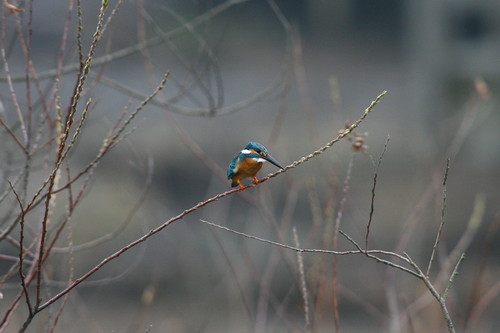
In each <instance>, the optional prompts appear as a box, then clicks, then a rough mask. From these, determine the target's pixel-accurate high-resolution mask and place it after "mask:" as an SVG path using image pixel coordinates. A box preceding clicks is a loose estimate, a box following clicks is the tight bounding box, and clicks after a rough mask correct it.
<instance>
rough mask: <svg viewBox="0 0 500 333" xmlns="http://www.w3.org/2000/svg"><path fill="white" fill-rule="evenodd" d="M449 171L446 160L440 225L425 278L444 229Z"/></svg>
mask: <svg viewBox="0 0 500 333" xmlns="http://www.w3.org/2000/svg"><path fill="white" fill-rule="evenodd" d="M449 170H450V158H448V159H447V160H446V169H445V171H444V177H443V203H442V206H441V223H440V224H439V229H438V232H437V235H436V240H435V241H434V246H433V247H432V252H431V258H430V259H429V265H428V266H427V271H426V273H425V275H426V276H429V272H430V270H431V266H432V262H433V261H434V256H435V254H436V249H437V247H438V245H439V241H440V240H441V233H442V231H443V227H444V221H445V219H444V216H445V211H446V181H447V180H448V171H449Z"/></svg>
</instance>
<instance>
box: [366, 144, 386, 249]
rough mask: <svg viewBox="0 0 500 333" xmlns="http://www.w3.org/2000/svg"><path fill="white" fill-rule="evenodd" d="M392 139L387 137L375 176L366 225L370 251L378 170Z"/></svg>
mask: <svg viewBox="0 0 500 333" xmlns="http://www.w3.org/2000/svg"><path fill="white" fill-rule="evenodd" d="M390 139H391V137H390V136H389V135H387V139H386V140H385V144H384V150H382V153H381V154H380V157H379V158H378V163H377V166H376V167H375V173H374V175H373V187H372V199H371V202H370V216H369V217H368V223H367V224H366V234H365V249H366V250H368V236H369V235H370V226H371V225H372V219H373V213H374V212H375V205H374V203H375V188H376V187H377V178H378V169H379V167H380V164H381V163H382V159H383V158H384V154H385V152H386V151H387V146H388V145H389V140H390Z"/></svg>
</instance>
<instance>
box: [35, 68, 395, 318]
mask: <svg viewBox="0 0 500 333" xmlns="http://www.w3.org/2000/svg"><path fill="white" fill-rule="evenodd" d="M164 80H166V78H165V79H164ZM386 93H387V91H384V92H382V93H381V94H380V95H379V96H377V98H376V99H375V100H374V101H372V103H371V104H370V106H369V107H368V108H366V109H365V111H364V112H363V114H362V115H361V117H360V118H359V119H358V120H357V121H356V122H355V123H353V124H352V125H351V126H350V127H349V128H347V129H345V130H343V131H341V133H339V134H338V136H337V137H336V138H335V139H334V140H332V141H330V142H329V143H327V144H326V145H325V146H323V147H321V148H319V149H318V150H316V151H314V152H313V153H311V154H309V155H307V156H304V157H302V158H301V159H299V160H297V161H295V162H293V163H292V164H290V165H288V166H287V167H285V168H284V170H279V171H277V172H275V173H273V174H269V175H268V176H266V177H264V178H263V179H261V180H260V181H259V185H260V184H262V183H263V182H265V181H267V180H269V179H271V178H274V177H276V176H277V175H279V174H281V173H283V172H286V171H288V170H289V169H293V168H295V167H297V166H298V165H300V164H302V163H304V162H307V161H309V160H310V159H312V158H314V157H316V156H318V155H320V154H322V153H323V152H324V151H325V150H327V149H328V148H330V147H332V146H333V145H334V144H335V143H336V142H338V141H340V140H341V139H343V138H345V137H346V136H347V135H348V134H349V133H351V132H352V131H353V130H354V129H355V128H357V127H358V126H359V124H361V122H362V121H363V120H364V119H365V118H366V117H367V116H368V114H369V113H370V112H371V111H372V110H373V108H374V107H375V105H377V104H378V103H379V101H380V100H381V99H382V97H383V96H384V95H385V94H386ZM255 185H257V184H251V185H249V186H247V187H253V186H255ZM240 191H242V189H240V188H235V189H232V190H229V191H226V192H223V193H220V194H217V195H215V196H213V197H211V198H209V199H207V200H205V201H202V202H199V203H198V204H196V205H194V206H193V207H191V208H189V209H186V210H184V211H183V212H182V213H180V214H178V215H176V216H174V217H172V218H170V219H169V220H167V221H165V222H164V223H162V224H160V225H159V226H158V227H156V228H154V229H151V230H150V231H149V232H148V233H146V234H144V235H143V236H142V237H140V238H138V239H136V240H135V241H133V242H131V243H129V244H128V245H126V246H124V247H122V248H121V249H119V250H118V251H116V252H114V253H113V254H111V255H109V256H108V257H106V258H104V259H103V260H102V261H101V262H100V263H98V264H97V265H96V266H95V267H94V268H92V269H91V270H89V271H88V272H87V273H85V274H84V275H82V276H81V277H80V278H78V279H76V280H75V281H74V282H73V283H72V284H70V285H69V286H68V287H66V288H65V289H63V290H61V291H60V292H59V293H57V294H56V295H54V296H53V297H52V298H50V299H49V300H47V301H46V302H45V303H43V304H41V305H40V306H39V307H38V309H39V310H40V311H41V310H43V309H45V308H46V307H48V306H49V305H51V304H52V303H54V302H56V301H57V300H59V299H60V298H61V297H63V296H64V295H66V294H67V293H68V292H70V291H71V290H72V289H73V288H75V287H76V286H78V285H79V284H80V283H81V282H83V281H85V280H86V279H87V278H89V277H90V276H91V275H93V274H94V273H96V272H97V271H99V270H100V269H101V268H102V267H103V266H104V265H106V264H107V263H109V262H110V261H112V260H114V259H116V258H117V257H119V256H120V255H122V254H123V253H125V252H126V251H128V250H129V249H131V248H133V247H135V246H137V245H139V244H141V243H143V242H144V241H146V240H147V239H149V238H150V237H151V236H153V235H155V234H157V233H159V232H160V231H162V230H163V229H165V228H167V227H168V226H170V225H171V224H172V223H174V222H176V221H178V220H181V219H183V218H184V217H185V216H186V215H188V214H190V213H192V212H194V211H197V210H198V209H200V208H202V207H204V206H206V205H209V204H211V203H213V202H215V201H217V200H219V199H222V198H224V197H226V196H228V195H231V194H233V193H236V192H240ZM289 248H291V249H294V248H293V247H289ZM294 250H295V251H304V250H302V249H297V248H295V249H294ZM311 252H324V253H327V252H326V251H325V250H322V251H314V250H313V251H311ZM334 252H335V251H334ZM334 252H331V253H334ZM348 253H356V251H346V252H345V254H348ZM379 253H380V252H379Z"/></svg>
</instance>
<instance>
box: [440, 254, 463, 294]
mask: <svg viewBox="0 0 500 333" xmlns="http://www.w3.org/2000/svg"><path fill="white" fill-rule="evenodd" d="M464 259H465V253H462V255H461V256H460V259H458V262H457V264H456V265H455V268H454V269H453V272H452V273H451V275H450V279H449V280H448V284H447V285H446V289H445V290H444V291H443V299H446V297H447V296H448V291H449V290H450V288H451V285H452V284H453V281H454V280H455V277H456V276H457V275H458V267H459V266H460V264H461V263H462V261H463V260H464Z"/></svg>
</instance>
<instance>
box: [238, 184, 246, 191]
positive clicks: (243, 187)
mask: <svg viewBox="0 0 500 333" xmlns="http://www.w3.org/2000/svg"><path fill="white" fill-rule="evenodd" d="M239 185H240V190H242V191H243V190H244V189H245V186H243V184H242V183H240V184H239Z"/></svg>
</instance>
